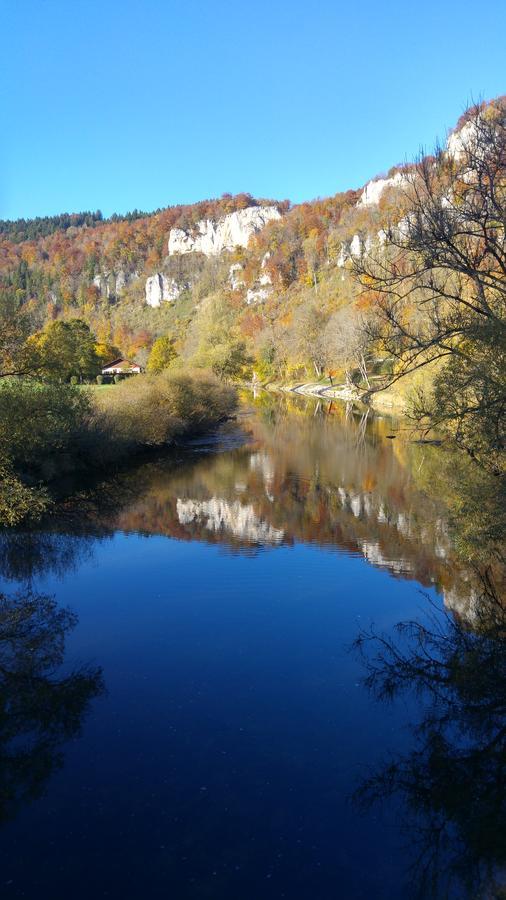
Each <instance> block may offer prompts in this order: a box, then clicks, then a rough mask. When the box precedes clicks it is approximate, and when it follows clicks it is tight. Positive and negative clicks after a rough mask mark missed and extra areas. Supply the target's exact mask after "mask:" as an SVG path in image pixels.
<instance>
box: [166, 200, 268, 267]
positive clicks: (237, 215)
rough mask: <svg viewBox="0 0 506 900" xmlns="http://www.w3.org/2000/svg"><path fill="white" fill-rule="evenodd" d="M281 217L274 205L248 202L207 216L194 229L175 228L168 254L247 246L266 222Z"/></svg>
mask: <svg viewBox="0 0 506 900" xmlns="http://www.w3.org/2000/svg"><path fill="white" fill-rule="evenodd" d="M280 218H281V215H280V213H279V212H278V210H277V209H276V207H275V206H248V207H247V208H246V209H240V210H238V211H237V212H233V213H229V214H228V215H227V216H224V217H223V218H222V219H218V220H217V221H212V220H211V219H205V220H202V221H200V222H197V224H196V226H195V228H194V229H193V230H189V231H183V229H181V228H172V229H171V231H170V235H169V256H173V255H174V254H176V253H204V254H205V255H206V256H216V255H217V254H219V253H222V252H223V250H233V249H234V248H235V247H247V246H248V243H249V241H250V238H251V237H252V236H253V235H254V234H256V232H258V231H261V229H262V228H263V227H264V225H266V224H267V222H271V221H272V220H273V219H280Z"/></svg>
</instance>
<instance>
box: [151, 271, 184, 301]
mask: <svg viewBox="0 0 506 900" xmlns="http://www.w3.org/2000/svg"><path fill="white" fill-rule="evenodd" d="M180 293H181V289H180V287H179V285H178V284H177V282H176V281H175V279H174V278H167V276H166V275H163V274H162V273H161V272H155V274H154V275H151V276H150V277H149V278H147V279H146V303H147V305H148V306H153V307H157V306H160V305H161V304H162V302H166V303H173V302H174V301H175V300H177V298H178V297H179V295H180Z"/></svg>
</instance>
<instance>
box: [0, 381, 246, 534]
mask: <svg viewBox="0 0 506 900" xmlns="http://www.w3.org/2000/svg"><path fill="white" fill-rule="evenodd" d="M235 403H236V395H235V391H234V390H233V389H232V388H230V387H229V386H227V385H224V384H222V383H221V382H220V381H218V380H217V379H216V378H214V376H212V375H208V374H206V373H202V372H199V373H189V374H187V373H170V372H163V373H162V374H160V375H152V376H148V375H145V376H137V377H136V378H132V379H129V380H128V381H125V382H122V383H121V384H118V385H116V386H115V387H114V389H113V390H111V391H103V392H95V391H92V390H82V389H80V388H79V387H76V386H74V385H70V384H57V383H55V382H43V381H36V380H33V379H29V378H27V379H9V380H7V379H6V380H5V381H3V382H0V422H1V427H0V482H1V490H0V526H13V525H18V524H19V523H21V522H31V521H32V522H33V521H36V520H37V519H39V518H40V517H41V516H42V515H43V514H44V513H45V512H47V511H48V510H49V509H50V507H51V505H52V504H53V503H54V501H55V499H57V498H58V499H60V498H62V497H64V496H65V495H66V491H67V488H66V485H69V488H68V490H70V485H74V486H75V484H76V479H77V480H78V479H79V477H84V476H86V475H89V474H93V473H94V472H100V471H110V470H111V469H114V468H116V467H118V466H119V465H124V464H125V462H126V461H127V460H128V459H129V457H131V456H135V455H136V454H139V453H141V452H143V451H146V450H148V449H150V448H161V447H164V446H169V445H171V444H174V443H175V442H177V441H178V440H181V439H183V438H185V437H189V436H190V435H193V434H199V433H202V432H205V431H207V430H209V429H211V428H213V427H214V426H215V425H217V424H218V423H219V422H220V421H222V420H223V419H224V418H226V417H227V416H228V415H230V413H231V412H232V411H233V409H234V408H235Z"/></svg>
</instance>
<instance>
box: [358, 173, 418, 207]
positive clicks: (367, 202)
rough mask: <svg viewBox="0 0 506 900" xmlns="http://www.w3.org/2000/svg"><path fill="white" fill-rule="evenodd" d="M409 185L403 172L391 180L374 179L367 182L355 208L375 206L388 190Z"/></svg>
mask: <svg viewBox="0 0 506 900" xmlns="http://www.w3.org/2000/svg"><path fill="white" fill-rule="evenodd" d="M408 183H409V178H408V176H407V175H406V174H405V173H404V172H396V173H395V175H392V177H391V178H376V179H374V180H373V181H368V182H367V184H366V186H365V188H364V190H363V191H362V193H361V195H360V197H359V198H358V201H357V206H377V204H378V203H379V201H380V200H381V196H382V194H383V193H384V192H385V191H386V190H387V189H388V188H398V187H402V186H404V185H406V184H408Z"/></svg>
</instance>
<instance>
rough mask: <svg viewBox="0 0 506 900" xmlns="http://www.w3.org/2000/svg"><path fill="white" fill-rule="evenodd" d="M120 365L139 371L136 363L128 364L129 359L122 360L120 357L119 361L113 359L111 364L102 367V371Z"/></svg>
mask: <svg viewBox="0 0 506 900" xmlns="http://www.w3.org/2000/svg"><path fill="white" fill-rule="evenodd" d="M120 364H123V365H126V366H130V368H131V369H139V368H140V366H139V365H138V364H137V363H133V362H130V360H129V359H123V358H122V357H121V356H120V357H119V359H113V361H112V362H110V363H107V365H106V366H104V369H112V368H114V367H115V366H119V365H120Z"/></svg>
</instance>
